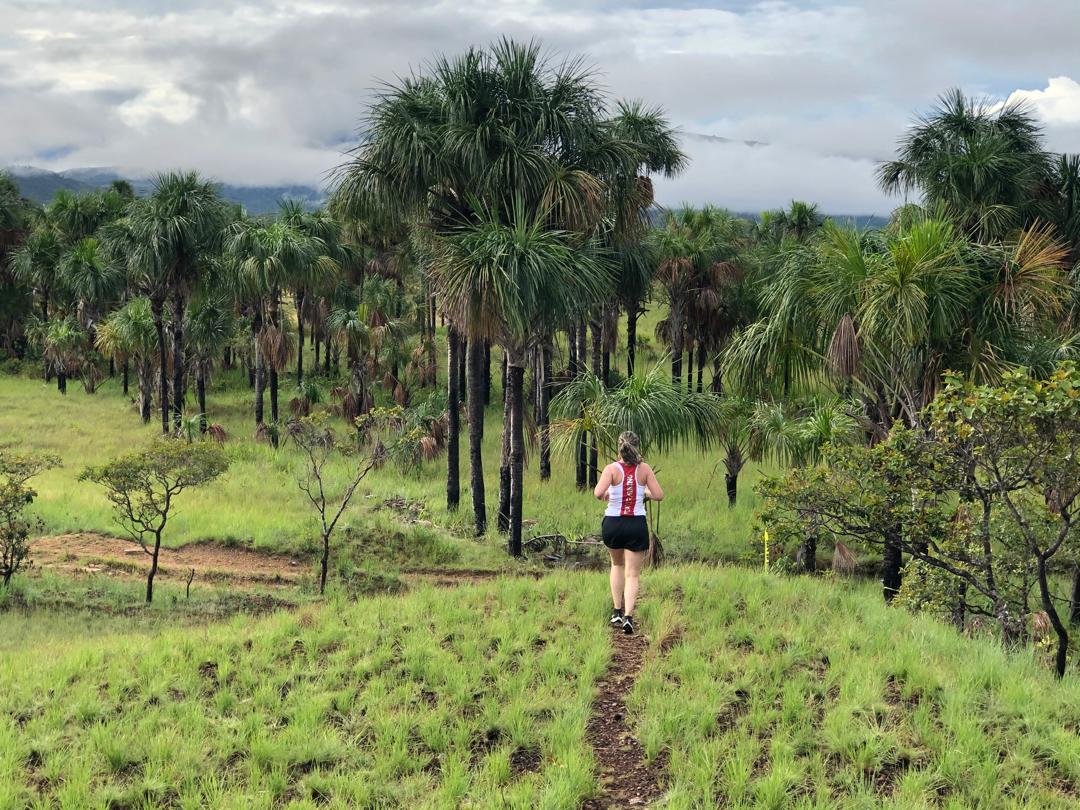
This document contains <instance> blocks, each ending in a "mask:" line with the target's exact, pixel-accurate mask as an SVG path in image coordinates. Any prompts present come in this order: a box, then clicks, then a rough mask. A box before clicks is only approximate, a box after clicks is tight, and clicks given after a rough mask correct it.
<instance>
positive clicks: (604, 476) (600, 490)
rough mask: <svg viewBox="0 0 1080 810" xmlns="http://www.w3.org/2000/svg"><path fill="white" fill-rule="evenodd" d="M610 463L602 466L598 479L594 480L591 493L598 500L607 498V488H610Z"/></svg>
mask: <svg viewBox="0 0 1080 810" xmlns="http://www.w3.org/2000/svg"><path fill="white" fill-rule="evenodd" d="M611 484H612V481H611V465H610V464H609V465H608V466H606V467H604V471H603V472H602V473H600V480H599V481H597V482H596V488H595V489H594V490H593V492H592V494H593V495H594V496H595V497H596V500H598V501H604V500H607V496H608V490H609V489H610V488H611Z"/></svg>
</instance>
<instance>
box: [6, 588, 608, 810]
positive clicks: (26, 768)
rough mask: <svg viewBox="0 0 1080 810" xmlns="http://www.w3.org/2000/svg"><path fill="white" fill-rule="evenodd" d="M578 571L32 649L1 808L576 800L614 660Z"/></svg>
mask: <svg viewBox="0 0 1080 810" xmlns="http://www.w3.org/2000/svg"><path fill="white" fill-rule="evenodd" d="M575 585H576V580H575V579H573V578H571V577H568V576H564V577H561V578H552V579H548V580H545V581H543V582H535V581H533V580H531V579H513V578H507V579H504V580H501V581H499V582H498V583H496V584H493V585H491V586H488V587H483V588H480V587H470V588H464V589H461V590H455V591H453V592H449V591H446V590H434V589H432V588H424V589H421V590H419V591H417V592H415V593H413V594H410V595H409V596H407V597H401V598H393V597H384V598H379V599H373V600H366V601H363V602H352V603H348V602H344V601H341V602H336V603H332V604H329V605H326V606H320V607H314V608H307V609H305V610H304V611H301V612H293V613H281V614H278V615H276V616H274V617H272V618H269V619H264V620H261V621H259V622H256V623H252V621H251V620H250V619H244V620H240V619H238V620H236V621H234V622H232V623H230V624H227V625H218V626H211V627H207V628H204V629H201V630H192V629H185V630H184V631H180V632H177V631H172V632H166V633H163V634H161V635H159V636H157V637H156V638H153V639H149V638H145V637H139V636H136V637H133V638H122V637H118V636H112V635H106V637H104V638H89V639H85V640H83V641H81V642H80V641H76V640H75V639H72V638H67V639H65V640H64V641H63V643H60V644H55V643H53V642H52V641H51V640H43V646H42V647H38V646H36V645H32V644H31V645H30V646H28V647H26V648H23V649H21V650H18V651H13V652H12V653H11V654H9V655H5V656H4V657H3V659H2V661H0V808H4V810H7V808H22V807H25V806H28V803H29V802H31V801H35V800H36V801H37V802H38V804H37V805H35V806H43V807H44V806H57V807H105V806H111V807H144V806H145V807H157V806H174V807H182V808H188V807H191V808H194V807H207V808H210V807H212V808H232V807H244V808H261V807H267V808H269V807H293V808H301V807H303V808H308V807H314V806H316V804H324V805H325V806H329V807H388V806H401V807H433V808H434V807H440V808H441V807H460V806H463V805H467V804H470V803H471V804H472V805H473V806H477V807H500V806H504V807H526V806H537V807H551V808H556V807H574V806H576V805H577V804H578V803H579V802H580V801H581V799H582V798H584V797H585V796H586V795H588V794H589V793H590V792H591V791H592V790H593V788H594V782H593V779H592V776H591V765H592V756H591V752H590V751H589V750H588V747H587V745H586V744H585V741H584V729H585V723H586V721H587V718H588V714H589V708H590V705H591V700H592V684H593V682H594V680H595V679H596V677H597V675H598V674H599V673H600V672H601V671H602V670H603V668H604V664H605V659H606V657H607V649H606V645H605V643H604V634H605V633H606V632H607V628H606V627H605V626H604V624H603V622H602V621H597V618H598V617H601V616H602V613H603V610H604V604H605V597H604V593H603V591H602V590H600V589H595V588H593V589H584V590H583V589H580V588H577V587H574V586H575ZM12 621H13V617H11V616H6V615H0V628H3V629H4V632H0V635H4V634H6V632H7V631H8V629H9V626H10V624H11V622H12ZM44 649H47V650H49V654H48V655H47V656H43V655H42V654H41V652H42V651H43V650H44ZM46 685H48V686H46Z"/></svg>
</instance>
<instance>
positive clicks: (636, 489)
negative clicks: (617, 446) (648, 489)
mask: <svg viewBox="0 0 1080 810" xmlns="http://www.w3.org/2000/svg"><path fill="white" fill-rule="evenodd" d="M618 465H619V467H620V468H621V469H622V481H620V482H619V483H617V484H612V486H611V489H610V490H608V504H607V509H605V510H604V517H644V516H645V487H643V486H642V485H641V484H639V483H638V467H637V465H636V464H627V463H626V462H625V461H620V462H618Z"/></svg>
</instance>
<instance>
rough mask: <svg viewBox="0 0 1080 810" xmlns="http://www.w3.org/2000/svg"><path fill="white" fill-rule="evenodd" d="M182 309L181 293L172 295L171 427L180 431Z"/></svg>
mask: <svg viewBox="0 0 1080 810" xmlns="http://www.w3.org/2000/svg"><path fill="white" fill-rule="evenodd" d="M184 310H185V302H184V296H183V294H182V293H180V292H177V293H175V294H174V295H173V306H172V316H173V329H172V338H173V402H172V406H173V429H174V430H175V431H176V432H179V431H180V423H181V422H182V421H183V419H184Z"/></svg>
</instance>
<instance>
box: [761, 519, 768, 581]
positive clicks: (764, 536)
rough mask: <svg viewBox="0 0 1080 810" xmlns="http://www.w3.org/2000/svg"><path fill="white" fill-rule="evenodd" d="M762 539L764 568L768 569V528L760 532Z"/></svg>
mask: <svg viewBox="0 0 1080 810" xmlns="http://www.w3.org/2000/svg"><path fill="white" fill-rule="evenodd" d="M762 539H764V541H765V570H766V571H768V570H769V530H768V529H766V530H765V531H764V533H763V534H762Z"/></svg>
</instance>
